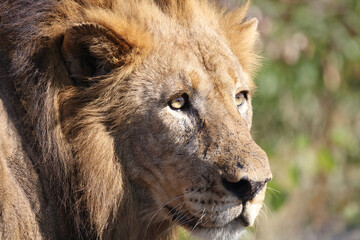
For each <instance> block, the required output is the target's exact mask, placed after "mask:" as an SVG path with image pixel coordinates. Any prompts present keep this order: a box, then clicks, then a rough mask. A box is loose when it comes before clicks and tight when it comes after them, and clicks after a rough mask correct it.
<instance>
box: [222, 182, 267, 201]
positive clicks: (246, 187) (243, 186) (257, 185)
mask: <svg viewBox="0 0 360 240" xmlns="http://www.w3.org/2000/svg"><path fill="white" fill-rule="evenodd" d="M268 181H270V178H268V179H266V180H265V181H253V180H250V179H249V178H248V177H247V176H243V177H242V178H241V179H240V181H238V182H230V181H228V180H227V179H226V178H223V179H222V184H223V185H224V187H225V189H226V190H228V191H229V192H231V193H232V194H234V195H235V196H237V197H238V198H239V199H241V200H242V201H244V202H246V201H250V200H252V199H253V198H254V197H255V195H256V194H257V193H258V192H259V191H260V190H261V189H262V188H263V187H264V186H265V184H266V183H267V182H268Z"/></svg>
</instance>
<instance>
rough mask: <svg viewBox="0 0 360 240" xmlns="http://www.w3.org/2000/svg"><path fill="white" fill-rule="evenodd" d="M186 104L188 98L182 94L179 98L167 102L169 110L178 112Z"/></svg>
mask: <svg viewBox="0 0 360 240" xmlns="http://www.w3.org/2000/svg"><path fill="white" fill-rule="evenodd" d="M187 102H188V96H187V95H186V94H183V95H181V96H177V97H174V98H173V99H171V100H170V102H169V106H170V107H171V109H174V110H179V109H183V108H184V107H186V105H187Z"/></svg>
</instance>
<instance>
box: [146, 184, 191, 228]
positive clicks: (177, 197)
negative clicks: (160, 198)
mask: <svg viewBox="0 0 360 240" xmlns="http://www.w3.org/2000/svg"><path fill="white" fill-rule="evenodd" d="M189 192H191V191H186V192H184V193H182V194H180V195H178V196H176V197H174V198H173V199H171V200H169V201H167V202H166V203H164V204H163V205H162V206H161V207H159V209H158V210H157V211H156V212H155V213H154V215H153V216H152V217H151V219H150V221H149V223H148V224H147V226H146V229H145V235H146V232H147V231H148V229H149V227H150V224H151V223H152V221H153V220H154V218H155V217H156V215H157V214H158V213H159V212H160V211H161V209H163V208H164V207H165V206H166V205H167V204H169V203H170V202H172V201H175V200H177V199H179V198H181V197H183V196H184V195H185V194H187V193H189Z"/></svg>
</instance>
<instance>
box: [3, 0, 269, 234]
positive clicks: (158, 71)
mask: <svg viewBox="0 0 360 240" xmlns="http://www.w3.org/2000/svg"><path fill="white" fill-rule="evenodd" d="M25 2H26V3H25ZM210 2H212V1H210ZM248 5H249V4H248V3H247V4H246V5H245V6H242V7H239V8H237V9H235V10H232V11H225V10H224V9H221V8H220V7H217V6H215V5H214V4H213V3H207V2H206V1H203V0H137V1H131V0H81V1H80V0H36V1H35V0H29V1H23V0H13V1H0V239H100V240H102V239H120V240H122V239H124V240H139V239H141V240H153V239H163V240H168V239H176V232H177V231H176V227H177V226H181V227H183V228H186V229H188V230H189V232H191V234H194V235H196V236H199V237H201V238H203V239H224V240H225V239H229V240H230V239H236V238H238V237H239V236H241V234H242V232H243V231H244V229H246V227H248V226H251V225H253V224H254V221H255V219H256V217H257V216H258V214H259V211H260V209H261V206H262V204H263V201H264V197H265V191H266V184H267V182H268V181H270V180H271V178H272V174H271V170H270V166H269V161H268V158H267V155H266V153H265V152H264V151H263V150H262V149H261V148H260V147H259V146H258V145H257V144H256V143H255V141H254V140H253V138H252V136H251V134H250V130H251V126H252V98H253V95H254V91H255V85H254V83H253V80H252V77H253V76H254V73H255V70H256V66H258V65H259V64H258V63H259V61H258V59H259V56H258V54H257V50H256V42H257V36H258V33H257V20H256V19H251V18H248V17H247V16H246V15H247V9H248V7H249V6H248Z"/></svg>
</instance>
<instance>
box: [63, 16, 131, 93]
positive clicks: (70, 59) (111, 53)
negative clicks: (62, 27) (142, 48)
mask: <svg viewBox="0 0 360 240" xmlns="http://www.w3.org/2000/svg"><path fill="white" fill-rule="evenodd" d="M133 49H134V46H133V45H132V44H130V43H129V42H128V41H126V40H125V39H124V38H123V37H121V36H119V35H117V34H116V33H115V32H113V31H112V30H110V29H109V28H107V27H104V26H101V25H98V24H95V23H84V24H78V25H75V26H73V27H71V28H69V29H67V30H66V32H65V34H64V40H63V44H62V48H61V52H62V55H63V58H64V60H65V63H66V66H67V69H68V71H69V73H70V77H71V78H72V79H73V81H74V83H75V84H76V85H85V86H88V85H90V84H91V81H92V80H93V79H94V77H97V76H101V75H106V74H108V73H109V72H111V71H112V70H113V69H114V68H119V67H122V66H124V65H126V64H127V63H130V62H131V61H132V57H134V56H133V54H131V53H132V52H133Z"/></svg>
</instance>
